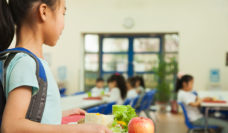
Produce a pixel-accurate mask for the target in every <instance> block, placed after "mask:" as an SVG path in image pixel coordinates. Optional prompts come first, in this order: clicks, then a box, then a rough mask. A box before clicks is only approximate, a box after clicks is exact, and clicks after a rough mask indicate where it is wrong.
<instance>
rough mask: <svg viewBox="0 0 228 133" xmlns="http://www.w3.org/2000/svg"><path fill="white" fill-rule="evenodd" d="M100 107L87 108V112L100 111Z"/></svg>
mask: <svg viewBox="0 0 228 133" xmlns="http://www.w3.org/2000/svg"><path fill="white" fill-rule="evenodd" d="M98 111H99V107H98V106H97V107H92V108H89V109H87V110H86V112H87V113H98Z"/></svg>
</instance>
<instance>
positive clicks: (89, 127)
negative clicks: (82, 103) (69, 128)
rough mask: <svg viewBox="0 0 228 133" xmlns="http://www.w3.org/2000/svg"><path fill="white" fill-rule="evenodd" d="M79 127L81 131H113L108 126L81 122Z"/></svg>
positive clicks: (95, 132)
mask: <svg viewBox="0 0 228 133" xmlns="http://www.w3.org/2000/svg"><path fill="white" fill-rule="evenodd" d="M77 126H78V128H80V129H81V132H80V133H112V131H110V130H109V129H108V128H106V127H105V126H102V125H97V124H79V125H77Z"/></svg>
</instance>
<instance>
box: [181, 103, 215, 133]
mask: <svg viewBox="0 0 228 133" xmlns="http://www.w3.org/2000/svg"><path fill="white" fill-rule="evenodd" d="M179 105H180V106H181V108H182V110H183V113H184V117H185V124H186V126H187V128H188V133H191V132H194V131H197V130H204V129H205V126H195V125H193V124H192V123H191V122H190V120H189V118H188V114H187V110H186V108H185V106H184V104H183V103H181V102H179ZM208 129H218V127H217V126H208Z"/></svg>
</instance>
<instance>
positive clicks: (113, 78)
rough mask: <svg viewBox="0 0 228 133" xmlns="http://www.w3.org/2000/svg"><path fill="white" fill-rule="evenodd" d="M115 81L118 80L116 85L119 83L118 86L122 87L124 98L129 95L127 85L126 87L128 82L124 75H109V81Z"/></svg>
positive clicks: (121, 91)
mask: <svg viewBox="0 0 228 133" xmlns="http://www.w3.org/2000/svg"><path fill="white" fill-rule="evenodd" d="M114 81H115V82H116V85H117V86H116V87H118V88H119V89H120V93H121V97H122V99H125V97H126V95H127V87H126V82H125V79H124V77H123V76H122V75H120V74H115V75H112V76H111V77H109V79H108V83H110V82H114Z"/></svg>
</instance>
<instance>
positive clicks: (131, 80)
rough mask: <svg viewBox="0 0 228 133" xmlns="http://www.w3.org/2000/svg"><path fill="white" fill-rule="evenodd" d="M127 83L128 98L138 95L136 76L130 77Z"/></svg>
mask: <svg viewBox="0 0 228 133" xmlns="http://www.w3.org/2000/svg"><path fill="white" fill-rule="evenodd" d="M126 85H127V98H135V97H137V96H138V93H137V91H136V89H135V79H134V78H128V80H127V83H126Z"/></svg>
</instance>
